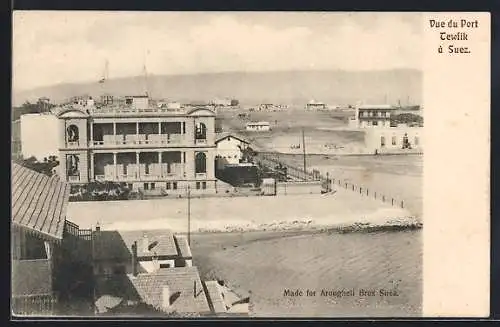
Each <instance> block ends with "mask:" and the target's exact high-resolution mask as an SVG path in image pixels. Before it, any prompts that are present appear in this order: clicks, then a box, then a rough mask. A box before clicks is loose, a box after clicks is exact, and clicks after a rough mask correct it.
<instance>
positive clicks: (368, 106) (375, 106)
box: [358, 104, 397, 110]
mask: <svg viewBox="0 0 500 327" xmlns="http://www.w3.org/2000/svg"><path fill="white" fill-rule="evenodd" d="M358 109H374V110H375V109H385V110H389V109H393V110H395V109H397V107H395V106H392V105H390V104H363V105H360V106H358Z"/></svg>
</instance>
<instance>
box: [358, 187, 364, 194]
mask: <svg viewBox="0 0 500 327" xmlns="http://www.w3.org/2000/svg"><path fill="white" fill-rule="evenodd" d="M359 194H361V195H362V194H363V188H362V187H360V188H359Z"/></svg>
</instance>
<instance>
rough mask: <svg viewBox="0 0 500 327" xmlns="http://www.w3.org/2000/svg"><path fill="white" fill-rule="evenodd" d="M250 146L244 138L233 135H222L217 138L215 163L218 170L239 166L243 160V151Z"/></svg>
mask: <svg viewBox="0 0 500 327" xmlns="http://www.w3.org/2000/svg"><path fill="white" fill-rule="evenodd" d="M249 144H250V143H249V142H247V141H245V140H243V139H242V138H239V137H236V136H234V135H231V134H222V135H220V136H219V137H218V138H216V140H215V145H216V148H217V151H216V156H215V162H216V166H217V169H223V168H224V167H225V166H226V165H236V164H239V163H240V161H241V159H242V158H243V153H242V150H244V149H246V148H247V147H248V145H249Z"/></svg>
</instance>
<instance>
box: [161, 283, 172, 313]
mask: <svg viewBox="0 0 500 327" xmlns="http://www.w3.org/2000/svg"><path fill="white" fill-rule="evenodd" d="M161 308H162V309H163V310H168V309H169V308H170V289H169V288H168V286H163V289H162V302H161Z"/></svg>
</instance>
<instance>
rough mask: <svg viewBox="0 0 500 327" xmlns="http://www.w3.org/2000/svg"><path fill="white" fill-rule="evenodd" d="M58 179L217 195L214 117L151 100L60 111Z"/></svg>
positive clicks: (75, 105)
mask: <svg viewBox="0 0 500 327" xmlns="http://www.w3.org/2000/svg"><path fill="white" fill-rule="evenodd" d="M57 117H58V118H59V138H60V140H61V142H60V144H61V146H60V149H59V158H60V162H61V164H60V175H61V177H62V178H63V179H64V180H65V181H68V182H69V183H71V184H85V183H89V182H92V181H113V182H123V183H127V185H128V186H129V187H130V188H132V189H136V190H137V189H144V190H151V189H161V188H164V189H166V190H167V191H170V192H174V193H175V192H181V191H185V190H186V189H187V187H188V186H189V187H190V188H191V189H192V190H207V191H208V190H213V191H215V180H216V179H215V167H214V163H215V113H214V112H213V111H211V110H209V109H205V108H194V109H183V110H169V109H168V108H159V107H158V106H154V105H153V103H152V101H151V100H150V99H149V98H148V97H147V96H130V97H125V98H119V99H118V98H114V97H112V96H106V97H103V98H102V99H101V103H98V104H96V103H94V100H92V99H90V100H87V101H86V102H84V103H81V102H80V103H72V104H68V105H65V106H63V107H61V108H58V111H57Z"/></svg>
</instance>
